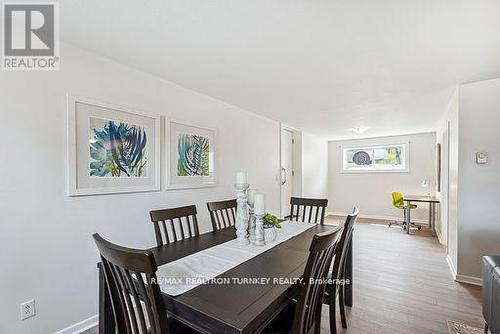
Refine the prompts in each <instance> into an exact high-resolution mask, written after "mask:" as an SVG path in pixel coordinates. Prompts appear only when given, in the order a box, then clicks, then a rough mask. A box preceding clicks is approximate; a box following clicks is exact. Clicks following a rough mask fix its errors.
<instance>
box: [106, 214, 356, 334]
mask: <svg viewBox="0 0 500 334" xmlns="http://www.w3.org/2000/svg"><path fill="white" fill-rule="evenodd" d="M311 225H313V226H312V227H311V228H309V229H307V230H305V231H304V232H302V233H300V234H298V235H296V236H294V237H292V238H290V239H288V240H286V241H284V242H282V243H280V244H278V245H276V246H274V247H272V248H270V249H269V250H267V251H265V252H263V253H261V254H259V255H257V256H255V257H252V258H251V259H249V260H248V261H245V262H243V263H241V264H239V265H237V266H235V267H233V268H231V269H229V270H227V271H225V272H223V273H222V274H220V275H219V276H217V277H216V280H214V283H208V284H201V285H198V286H196V287H194V288H192V289H190V290H189V291H186V292H184V293H182V294H180V295H177V296H171V295H168V294H166V293H163V292H162V296H163V299H164V303H165V306H166V309H167V314H168V317H171V318H174V319H175V320H177V321H180V322H182V323H184V324H186V325H188V326H190V327H191V328H193V329H195V330H196V331H198V332H200V333H229V334H232V333H235V334H236V333H245V334H246V333H259V332H261V331H262V330H263V329H264V328H265V327H266V326H267V325H268V324H269V323H270V322H271V321H272V320H273V319H274V318H275V317H276V316H277V315H278V314H279V313H280V312H281V311H282V310H283V309H284V308H285V307H286V306H287V305H288V304H289V303H290V302H292V300H294V299H295V298H297V297H298V292H299V284H298V283H297V280H296V279H298V278H300V277H301V276H302V274H303V272H304V268H305V266H306V262H307V259H308V256H309V247H310V244H311V241H312V239H313V236H314V235H315V234H316V233H320V232H324V231H328V230H331V229H340V228H341V226H340V225H327V224H324V225H323V224H311ZM235 238H236V229H235V228H234V227H228V228H224V229H220V230H216V231H212V232H207V233H203V234H201V235H199V236H196V237H192V238H188V239H183V240H180V241H177V242H174V243H170V244H165V245H161V246H156V247H151V248H149V251H151V252H152V253H153V255H154V258H155V260H156V263H157V265H158V267H160V266H162V265H164V264H168V263H171V262H173V261H176V260H179V259H182V258H185V257H187V256H190V255H192V254H195V253H198V252H201V251H203V250H206V249H209V248H211V247H214V246H217V245H221V244H223V243H226V242H228V241H230V240H232V239H235ZM352 246H353V245H352V241H351V242H350V246H349V249H348V254H347V257H346V265H345V271H344V278H345V281H346V282H347V283H346V284H345V285H344V286H343V288H344V293H345V301H344V303H345V305H346V306H352V279H353V277H352V271H353V270H352V269H353V265H352ZM243 247H244V246H243ZM98 268H99V333H101V334H103V333H105V334H108V333H109V334H111V333H113V334H114V333H115V327H114V319H113V312H112V307H111V303H110V299H109V293H108V291H107V287H106V283H105V279H104V275H103V270H102V267H101V263H98ZM259 278H270V279H271V280H269V282H267V283H262V282H258V279H259ZM238 279H247V280H248V282H251V283H247V284H238ZM253 279H257V280H253ZM217 280H218V281H225V282H231V283H229V284H217V283H216V282H217ZM233 281H234V283H232V282H233ZM277 283H279V284H277ZM166 316H167V315H166Z"/></svg>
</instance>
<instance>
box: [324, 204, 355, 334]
mask: <svg viewBox="0 0 500 334" xmlns="http://www.w3.org/2000/svg"><path fill="white" fill-rule="evenodd" d="M358 213H359V211H358V208H354V209H353V211H352V213H351V214H349V215H347V218H346V220H345V223H344V227H343V229H342V234H341V235H340V239H339V242H338V244H337V249H336V250H335V260H334V261H333V270H332V272H331V273H330V274H329V275H328V276H329V278H331V279H332V280H333V281H335V282H336V283H334V284H329V285H328V286H327V288H326V290H325V295H324V297H323V303H325V304H328V305H330V333H331V334H336V333H337V324H336V307H335V305H336V300H337V296H338V297H339V298H338V301H339V310H340V320H341V322H342V327H343V328H347V319H346V314H345V305H344V299H345V285H341V284H342V283H345V282H343V279H344V270H345V266H346V259H347V252H348V251H349V246H350V244H351V242H352V233H353V230H354V223H355V222H356V218H357V217H358ZM349 284H350V282H349Z"/></svg>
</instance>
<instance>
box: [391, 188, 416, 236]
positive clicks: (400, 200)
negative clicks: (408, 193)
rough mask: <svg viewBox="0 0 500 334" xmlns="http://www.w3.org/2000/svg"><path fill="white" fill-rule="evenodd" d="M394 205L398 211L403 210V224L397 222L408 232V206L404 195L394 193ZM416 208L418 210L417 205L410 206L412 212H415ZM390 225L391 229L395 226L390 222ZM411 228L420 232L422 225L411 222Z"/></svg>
mask: <svg viewBox="0 0 500 334" xmlns="http://www.w3.org/2000/svg"><path fill="white" fill-rule="evenodd" d="M392 205H393V206H394V207H396V208H398V209H401V210H403V221H402V222H401V223H400V222H398V221H396V224H397V225H401V226H402V227H403V230H406V209H408V204H405V201H404V196H403V194H402V193H400V192H397V191H395V192H393V193H392ZM416 208H417V206H416V205H415V204H410V205H409V209H410V210H413V209H416ZM388 225H389V227H391V226H392V225H393V223H392V222H389V224H388ZM411 226H413V227H416V228H417V229H419V230H420V229H421V228H422V227H421V226H420V225H418V226H417V225H416V224H415V223H412V222H410V227H411Z"/></svg>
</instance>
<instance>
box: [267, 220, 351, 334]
mask: <svg viewBox="0 0 500 334" xmlns="http://www.w3.org/2000/svg"><path fill="white" fill-rule="evenodd" d="M340 231H341V229H332V230H329V231H326V232H322V233H317V234H315V235H314V237H313V240H312V242H311V246H310V247H309V257H308V259H307V263H306V267H305V269H304V274H303V276H302V281H301V283H300V288H299V295H298V299H297V302H296V303H291V304H290V305H289V307H287V308H286V309H285V310H284V311H283V312H282V313H281V314H280V315H278V317H277V318H276V319H275V320H274V321H273V322H271V324H270V325H269V326H268V327H267V328H266V329H265V330H264V333H269V334H271V333H273V334H278V333H293V334H311V333H317V334H319V333H320V325H321V307H322V300H323V294H324V291H325V286H326V284H324V283H325V280H326V278H327V275H328V270H329V269H330V266H331V263H332V259H333V255H334V253H335V249H336V246H337V242H338V239H339V235H340ZM292 316H293V321H290V320H291V319H290V318H291V317H292Z"/></svg>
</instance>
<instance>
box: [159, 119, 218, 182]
mask: <svg viewBox="0 0 500 334" xmlns="http://www.w3.org/2000/svg"><path fill="white" fill-rule="evenodd" d="M165 132H166V133H165V148H166V154H165V160H166V184H165V189H167V190H176V189H195V188H209V187H215V186H216V154H217V153H216V152H217V151H216V147H217V130H216V129H212V128H208V127H204V126H200V125H196V124H193V123H191V122H184V121H179V120H175V119H170V118H166V119H165ZM180 135H187V136H201V137H203V138H204V139H207V140H208V175H205V176H200V175H179V170H178V164H179V157H180V155H179V150H178V145H179V140H180V139H179V136H180Z"/></svg>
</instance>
